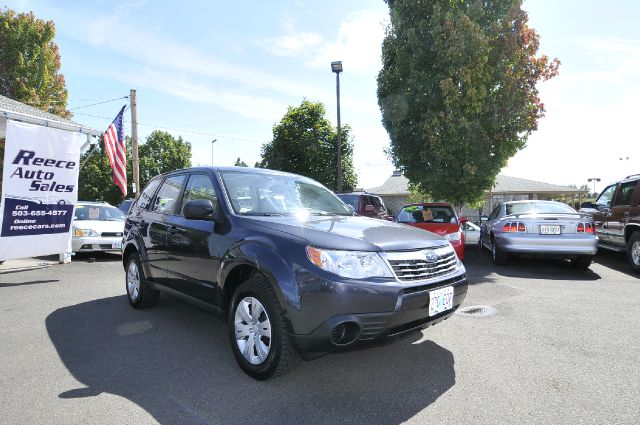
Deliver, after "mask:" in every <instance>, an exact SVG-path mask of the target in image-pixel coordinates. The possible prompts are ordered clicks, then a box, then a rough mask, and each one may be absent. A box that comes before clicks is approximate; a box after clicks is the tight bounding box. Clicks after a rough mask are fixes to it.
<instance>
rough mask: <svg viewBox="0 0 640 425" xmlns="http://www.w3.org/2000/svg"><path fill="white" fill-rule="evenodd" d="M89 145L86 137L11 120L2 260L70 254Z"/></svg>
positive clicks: (0, 220)
mask: <svg viewBox="0 0 640 425" xmlns="http://www.w3.org/2000/svg"><path fill="white" fill-rule="evenodd" d="M85 140H86V136H85V135H83V134H81V133H76V132H72V131H66V130H59V129H55V128H49V127H42V126H37V125H32V124H26V123H22V122H17V121H11V120H8V121H7V136H6V140H5V147H4V166H3V174H2V200H1V202H0V211H1V213H0V261H4V260H9V259H12V258H24V257H33V256H38V255H50V254H59V253H63V252H66V251H68V244H69V238H70V237H71V233H70V232H71V222H72V221H73V209H74V206H75V204H76V201H77V200H78V173H79V169H80V146H82V143H83V142H84V141H85Z"/></svg>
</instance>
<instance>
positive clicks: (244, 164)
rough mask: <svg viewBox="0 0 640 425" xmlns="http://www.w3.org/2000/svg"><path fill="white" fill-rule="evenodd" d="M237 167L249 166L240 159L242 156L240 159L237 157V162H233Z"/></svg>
mask: <svg viewBox="0 0 640 425" xmlns="http://www.w3.org/2000/svg"><path fill="white" fill-rule="evenodd" d="M233 165H234V166H236V167H248V165H247V163H246V162H244V161H243V160H241V159H240V157H238V159H236V163H235V164H233Z"/></svg>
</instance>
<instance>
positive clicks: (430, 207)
mask: <svg viewBox="0 0 640 425" xmlns="http://www.w3.org/2000/svg"><path fill="white" fill-rule="evenodd" d="M395 221H397V222H398V223H402V224H408V225H409V226H413V227H417V228H419V229H423V230H428V231H429V232H432V233H436V234H438V235H440V236H443V237H444V238H445V239H446V240H448V241H449V242H450V243H451V245H452V246H453V249H454V250H455V251H456V254H457V255H458V258H459V259H460V260H461V261H463V260H464V244H465V241H464V232H463V231H462V227H461V226H462V225H463V224H464V223H466V222H467V221H468V220H467V217H458V215H457V214H456V211H455V209H454V208H453V207H452V206H451V205H450V204H446V203H433V202H432V203H422V204H411V205H405V206H404V207H402V209H401V210H400V212H399V213H398V215H397V216H396V220H395Z"/></svg>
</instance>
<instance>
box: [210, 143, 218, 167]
mask: <svg viewBox="0 0 640 425" xmlns="http://www.w3.org/2000/svg"><path fill="white" fill-rule="evenodd" d="M217 141H218V139H213V140H212V141H211V166H212V167H213V144H214V143H215V142H217Z"/></svg>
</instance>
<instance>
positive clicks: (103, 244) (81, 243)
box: [71, 236, 122, 252]
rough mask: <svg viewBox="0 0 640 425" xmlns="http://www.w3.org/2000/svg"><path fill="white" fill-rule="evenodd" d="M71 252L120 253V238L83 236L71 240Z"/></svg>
mask: <svg viewBox="0 0 640 425" xmlns="http://www.w3.org/2000/svg"><path fill="white" fill-rule="evenodd" d="M71 249H72V251H73V252H96V251H103V252H120V251H122V237H120V236H116V237H102V236H93V237H91V236H85V237H82V238H76V237H74V238H72V239H71Z"/></svg>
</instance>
